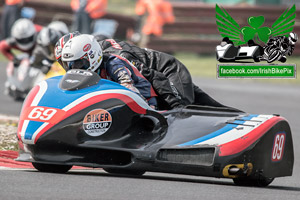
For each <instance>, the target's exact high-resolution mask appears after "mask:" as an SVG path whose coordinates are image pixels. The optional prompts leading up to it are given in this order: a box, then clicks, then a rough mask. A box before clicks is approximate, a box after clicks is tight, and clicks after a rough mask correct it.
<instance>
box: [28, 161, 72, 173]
mask: <svg viewBox="0 0 300 200" xmlns="http://www.w3.org/2000/svg"><path fill="white" fill-rule="evenodd" d="M32 165H33V166H34V168H35V169H37V170H39V171H40V172H51V173H66V172H68V171H69V170H70V169H71V168H72V165H54V164H43V163H32Z"/></svg>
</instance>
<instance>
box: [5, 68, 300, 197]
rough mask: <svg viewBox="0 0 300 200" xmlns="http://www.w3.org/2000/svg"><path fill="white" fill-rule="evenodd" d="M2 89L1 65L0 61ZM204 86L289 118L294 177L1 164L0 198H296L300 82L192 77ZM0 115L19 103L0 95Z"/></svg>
mask: <svg viewBox="0 0 300 200" xmlns="http://www.w3.org/2000/svg"><path fill="white" fill-rule="evenodd" d="M0 66H1V68H0V88H1V89H0V92H1V93H2V92H3V85H4V80H5V71H4V68H5V64H3V63H2V64H0ZM194 82H195V83H196V84H197V85H199V86H200V87H201V88H202V89H203V90H204V91H206V92H207V93H209V94H210V95H211V96H212V97H214V98H215V99H216V100H218V101H220V102H222V103H223V104H226V105H229V106H232V107H236V108H239V109H241V110H244V111H246V112H249V113H253V114H257V113H259V114H275V113H276V114H281V115H282V116H284V117H285V118H286V119H287V120H288V121H289V123H290V125H291V128H292V134H293V139H294V151H295V164H294V174H293V176H292V177H285V178H278V179H275V181H274V182H273V183H272V184H271V185H270V186H269V187H267V188H254V187H237V186H234V185H233V183H232V181H231V180H229V179H216V178H205V177H195V176H182V175H173V174H160V173H146V174H145V175H144V176H142V177H126V176H114V175H110V174H107V173H105V172H104V171H102V170H79V169H73V170H71V171H70V172H69V173H68V174H50V173H40V172H37V171H36V170H34V169H17V170H16V169H10V168H3V167H0V177H1V178H0V184H1V187H0V199H7V200H9V199H72V200H74V199H151V200H152V199H172V200H175V199H180V200H182V199H230V200H232V199H280V200H281V199H300V196H299V195H300V182H299V180H300V172H299V170H300V161H299V155H300V154H299V152H300V145H298V144H299V143H300V123H299V113H300V106H299V99H300V87H299V85H296V86H292V85H273V84H272V85H270V84H264V83H257V81H253V80H250V81H245V80H243V81H241V80H216V79H202V78H201V79H200V78H194ZM0 105H1V107H0V114H9V115H18V114H19V112H20V108H21V103H20V102H17V103H16V102H13V101H12V100H11V99H10V98H9V97H6V96H4V95H0Z"/></svg>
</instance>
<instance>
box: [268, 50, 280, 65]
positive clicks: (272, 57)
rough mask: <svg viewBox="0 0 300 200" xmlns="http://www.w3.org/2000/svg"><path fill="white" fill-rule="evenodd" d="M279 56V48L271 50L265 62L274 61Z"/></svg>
mask: <svg viewBox="0 0 300 200" xmlns="http://www.w3.org/2000/svg"><path fill="white" fill-rule="evenodd" d="M280 56H281V52H280V51H279V50H276V49H275V50H273V51H271V52H270V54H269V56H268V59H267V62H268V63H271V62H274V61H276V60H277V59H278V58H279V57H280Z"/></svg>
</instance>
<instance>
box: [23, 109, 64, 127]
mask: <svg viewBox="0 0 300 200" xmlns="http://www.w3.org/2000/svg"><path fill="white" fill-rule="evenodd" d="M64 114H65V111H63V110H60V109H56V108H49V107H43V106H32V107H29V108H28V109H27V110H26V112H25V113H24V114H23V116H22V119H23V120H31V121H39V122H48V123H57V122H58V121H59V120H60V119H61V118H62V117H63V115H64Z"/></svg>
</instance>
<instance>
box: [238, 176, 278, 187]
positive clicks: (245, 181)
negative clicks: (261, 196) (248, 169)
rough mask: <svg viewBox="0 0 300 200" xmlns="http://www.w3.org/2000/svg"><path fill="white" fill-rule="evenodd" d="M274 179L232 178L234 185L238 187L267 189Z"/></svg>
mask: <svg viewBox="0 0 300 200" xmlns="http://www.w3.org/2000/svg"><path fill="white" fill-rule="evenodd" d="M273 180H274V178H267V177H260V178H258V179H249V178H234V179H233V182H234V184H236V185H238V186H256V187H267V186H268V185H269V184H271V183H272V182H273Z"/></svg>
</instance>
